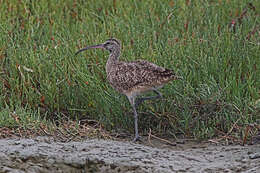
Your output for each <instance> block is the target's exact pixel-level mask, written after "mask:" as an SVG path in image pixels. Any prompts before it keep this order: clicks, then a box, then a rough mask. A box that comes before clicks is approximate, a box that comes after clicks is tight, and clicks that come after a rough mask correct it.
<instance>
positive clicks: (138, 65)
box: [106, 60, 175, 94]
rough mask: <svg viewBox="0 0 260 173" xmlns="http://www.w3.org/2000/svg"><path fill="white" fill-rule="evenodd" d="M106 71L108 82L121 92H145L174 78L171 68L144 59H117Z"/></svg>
mask: <svg viewBox="0 0 260 173" xmlns="http://www.w3.org/2000/svg"><path fill="white" fill-rule="evenodd" d="M106 71H107V79H108V81H109V83H110V84H111V85H112V86H113V88H115V89H116V90H117V91H118V92H120V93H123V94H127V93H129V92H145V91H148V90H151V89H152V88H158V87H160V86H163V85H164V84H165V83H167V82H169V81H171V80H174V79H175V74H174V73H173V71H172V70H169V69H166V68H163V67H160V66H157V65H155V64H153V63H151V62H148V61H144V60H138V61H133V62H123V61H117V62H114V63H113V64H111V66H110V68H109V69H107V70H106Z"/></svg>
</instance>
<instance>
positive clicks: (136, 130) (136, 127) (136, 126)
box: [132, 105, 140, 142]
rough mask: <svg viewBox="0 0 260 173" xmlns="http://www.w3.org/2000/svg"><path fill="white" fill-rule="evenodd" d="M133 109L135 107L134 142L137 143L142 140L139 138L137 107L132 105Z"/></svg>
mask: <svg viewBox="0 0 260 173" xmlns="http://www.w3.org/2000/svg"><path fill="white" fill-rule="evenodd" d="M132 107H133V111H134V118H135V138H134V140H133V142H136V141H138V140H140V136H139V133H138V115H137V111H136V107H135V105H132Z"/></svg>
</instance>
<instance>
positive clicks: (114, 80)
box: [75, 38, 182, 142]
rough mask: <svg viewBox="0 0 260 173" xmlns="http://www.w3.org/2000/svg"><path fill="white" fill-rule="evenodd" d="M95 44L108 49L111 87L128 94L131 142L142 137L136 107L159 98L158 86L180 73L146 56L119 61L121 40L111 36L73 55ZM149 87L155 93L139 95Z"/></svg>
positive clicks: (173, 78) (107, 70)
mask: <svg viewBox="0 0 260 173" xmlns="http://www.w3.org/2000/svg"><path fill="white" fill-rule="evenodd" d="M95 48H101V49H104V50H107V51H109V53H110V54H109V58H108V60H107V62H106V67H105V69H106V75H107V80H108V82H109V84H110V85H111V86H112V88H114V89H115V90H116V91H117V92H119V93H121V94H123V95H125V96H126V97H127V98H128V100H129V102H130V104H131V107H132V110H133V114H134V130H135V137H134V139H133V142H136V141H141V137H140V136H139V132H138V113H137V107H138V106H139V105H140V104H141V103H142V102H144V101H145V100H151V99H159V98H161V97H162V94H161V93H160V92H159V91H158V89H160V88H162V87H163V86H164V85H165V84H167V83H169V82H170V81H172V80H176V79H182V77H181V76H177V75H176V74H175V73H174V72H173V70H170V69H167V68H163V67H160V66H158V65H156V64H154V63H151V62H149V61H146V60H136V61H130V62H126V61H121V60H120V59H119V57H120V53H121V43H120V41H119V40H118V39H116V38H110V39H108V40H106V41H105V42H104V43H101V44H97V45H92V46H86V47H84V48H82V49H80V50H78V51H77V52H76V53H75V55H78V54H79V53H80V52H82V51H85V50H88V49H95ZM149 91H150V92H154V93H155V94H156V95H155V96H150V97H140V95H142V94H144V93H146V92H149Z"/></svg>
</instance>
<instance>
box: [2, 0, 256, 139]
mask: <svg viewBox="0 0 260 173" xmlns="http://www.w3.org/2000/svg"><path fill="white" fill-rule="evenodd" d="M259 9H260V1H254V3H249V2H248V1H247V0H242V1H239V2H238V1H235V0H229V1H226V0H222V1H189V0H187V1H175V0H168V1H116V0H114V1H112V0H109V1H97V0H95V1H94V0H91V1H73V0H67V1H56V2H55V1H43V0H40V1H12V2H9V1H0V10H1V14H0V20H1V24H0V31H1V33H2V34H1V36H0V81H1V85H0V91H1V93H0V111H1V113H0V115H1V117H0V127H12V128H15V127H16V126H17V119H16V118H14V116H12V115H13V114H14V112H15V115H16V116H18V117H19V118H20V119H22V120H23V121H19V122H23V123H22V124H23V125H22V126H24V127H25V128H28V127H30V125H28V124H31V123H32V122H36V124H37V123H39V122H41V123H42V122H45V123H46V124H51V123H54V124H57V122H61V121H60V120H61V119H63V118H64V117H66V118H68V119H70V120H81V119H95V120H97V121H98V122H99V123H101V124H102V125H103V126H104V127H106V129H108V130H109V129H118V128H120V129H127V130H129V131H133V121H132V116H131V115H132V113H131V112H130V111H131V108H130V105H129V103H128V102H127V100H126V98H125V97H123V96H120V95H119V94H118V93H116V92H115V91H114V90H113V89H112V88H111V87H110V86H109V84H108V83H107V82H106V74H105V70H104V67H105V63H106V60H107V52H103V51H100V50H96V51H89V52H85V53H83V54H81V55H80V56H77V57H76V56H75V55H74V53H75V52H76V50H78V49H79V48H82V47H83V46H86V45H90V44H95V43H100V42H103V41H105V40H106V39H108V38H110V37H116V38H118V39H120V40H121V41H122V44H123V50H122V51H123V52H122V55H121V58H122V59H124V60H127V61H131V60H135V59H145V60H148V61H151V62H153V63H156V64H158V65H160V66H164V67H166V68H169V69H173V70H174V71H176V73H177V74H179V75H181V76H182V77H183V80H181V81H174V82H173V83H171V84H169V85H167V86H165V87H164V89H162V93H163V94H164V98H163V99H162V100H161V101H158V102H155V101H151V102H146V103H145V104H143V105H142V106H141V108H140V112H142V113H141V114H140V128H141V132H143V133H145V132H146V131H147V130H148V129H149V128H151V129H152V131H154V132H156V133H167V134H171V135H179V134H181V135H184V136H189V137H196V138H212V137H216V136H227V135H233V137H237V138H241V137H245V136H247V135H248V134H249V133H251V132H252V133H253V131H255V129H254V128H255V127H256V126H258V127H259V125H258V123H257V120H259V119H260V116H259V115H260V110H259V109H260V106H259V99H260V97H259V95H260V75H259V74H260V70H259V69H260V58H259V55H260V49H259V45H260V37H259V33H260V23H259ZM155 103H156V104H155ZM18 112H19V113H18ZM141 122H143V123H141ZM254 124H256V126H255V125H254ZM19 126H21V123H19ZM252 126H253V127H254V128H249V127H252ZM36 127H37V125H36ZM245 129H249V130H245ZM241 133H242V136H241ZM236 135H238V136H236Z"/></svg>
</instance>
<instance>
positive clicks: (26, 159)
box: [0, 137, 260, 173]
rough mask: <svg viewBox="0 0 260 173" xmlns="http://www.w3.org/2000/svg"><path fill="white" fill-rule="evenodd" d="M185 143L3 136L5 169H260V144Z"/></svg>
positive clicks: (0, 165) (0, 155)
mask: <svg viewBox="0 0 260 173" xmlns="http://www.w3.org/2000/svg"><path fill="white" fill-rule="evenodd" d="M185 145H188V147H185ZM180 146H182V147H180ZM180 146H170V147H167V148H166V147H165V148H158V147H149V146H144V145H140V144H135V143H131V142H126V141H125V142H119V141H110V140H99V139H91V140H85V141H81V142H67V143H62V142H55V141H53V139H52V138H48V137H37V138H34V139H2V140H0V172H17V173H18V172H41V173H45V172H46V173H47V172H65V173H69V172H71V173H74V172H75V173H76V172H93V173H94V172H115V173H117V172H122V173H123V172H128V173H130V172H132V173H134V172H137V173H138V172H140V173H141V172H165V173H168V172H208V173H210V172H214V173H215V172H248V173H249V172H250V173H251V172H253V173H254V172H255V173H257V172H259V170H260V145H259V144H257V145H250V146H238V145H237V146H214V145H209V144H183V145H180Z"/></svg>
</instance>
